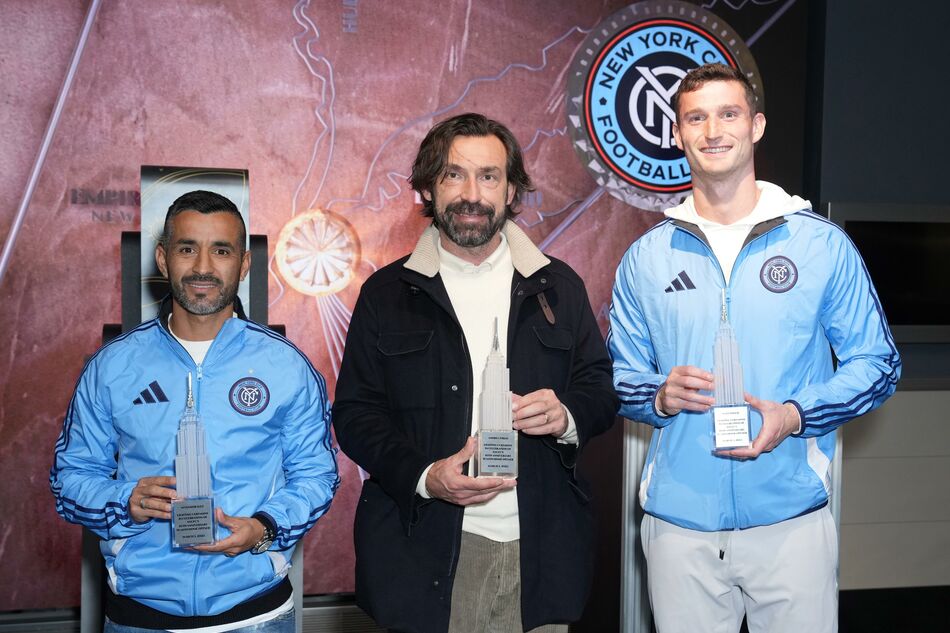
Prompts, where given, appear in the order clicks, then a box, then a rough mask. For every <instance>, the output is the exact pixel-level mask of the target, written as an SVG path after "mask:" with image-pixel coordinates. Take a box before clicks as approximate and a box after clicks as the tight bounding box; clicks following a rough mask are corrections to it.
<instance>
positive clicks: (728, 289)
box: [676, 225, 778, 530]
mask: <svg viewBox="0 0 950 633" xmlns="http://www.w3.org/2000/svg"><path fill="white" fill-rule="evenodd" d="M676 226H677V228H679V229H680V230H682V231H685V232H686V233H688V234H689V235H692V236H693V237H694V238H695V239H697V240H699V241H700V242H701V243H702V244H703V246H705V247H706V251H707V252H708V253H709V258H710V259H711V260H712V262H713V263H714V264H715V266H716V269H717V270H718V271H719V278H720V279H721V280H722V286H723V287H722V289H723V291H724V292H725V293H726V310H727V313H729V312H731V310H730V309H729V304H730V303H732V280H733V279H735V277H736V269H737V267H738V266H739V264H740V263H742V262H743V261H744V260H745V257H744V254H745V252H746V249H747V248H748V247H749V246H750V245H751V244H753V243H754V242H756V241H757V240H759V239H761V238H762V237H765V236H766V235H768V234H769V233H771V232H772V231H773V230H775V228H778V227H772V228H771V229H769V230H768V231H765V232H764V233H761V234H759V235H756V236H755V237H753V238H752V239H751V240H750V239H748V238H746V240H747V241H745V242H743V244H742V248H740V249H739V254H738V255H736V261H735V262H733V264H732V274H731V275H729V282H728V283H727V282H726V274H725V273H724V272H723V270H722V264H720V263H719V258H717V257H716V253H715V252H714V251H713V249H712V247H711V246H710V245H709V242H707V241H706V240H704V239H702V238H700V237H699V236H698V235H696V234H695V233H693V232H692V231H690V230H689V229H687V228H685V227H683V226H680V225H676ZM756 226H758V225H756ZM752 231H755V226H753V227H752V228H751V229H750V231H749V232H750V233H751V232H752ZM729 461H730V464H729V489H730V491H731V492H732V525H733V528H732V529H733V530H737V529H739V528H738V525H739V500H738V497H736V462H735V460H729Z"/></svg>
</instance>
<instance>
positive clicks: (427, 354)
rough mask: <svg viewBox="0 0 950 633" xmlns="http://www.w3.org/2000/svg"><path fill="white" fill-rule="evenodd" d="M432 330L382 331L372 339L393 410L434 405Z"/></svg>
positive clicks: (434, 363)
mask: <svg viewBox="0 0 950 633" xmlns="http://www.w3.org/2000/svg"><path fill="white" fill-rule="evenodd" d="M433 334H434V331H433V330H415V331H411V332H384V333H381V334H380V335H379V338H378V339H377V341H376V349H377V350H378V351H379V361H380V363H382V366H383V371H384V373H385V376H386V391H387V396H388V397H389V401H390V405H391V406H392V407H393V408H395V409H420V408H431V407H434V406H435V386H436V385H435V365H436V362H435V359H433V358H432V354H431V347H432V336H433Z"/></svg>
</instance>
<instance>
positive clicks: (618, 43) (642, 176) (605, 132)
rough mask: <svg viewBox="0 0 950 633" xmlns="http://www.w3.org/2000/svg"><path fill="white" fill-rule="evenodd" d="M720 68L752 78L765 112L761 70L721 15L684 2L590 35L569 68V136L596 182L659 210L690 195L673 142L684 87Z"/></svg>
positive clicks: (616, 21) (609, 22)
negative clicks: (692, 77)
mask: <svg viewBox="0 0 950 633" xmlns="http://www.w3.org/2000/svg"><path fill="white" fill-rule="evenodd" d="M714 62H718V63H721V64H726V65H728V66H731V67H733V68H738V69H739V70H740V71H742V72H743V73H745V75H746V76H747V77H749V79H750V81H751V82H752V85H753V88H754V90H755V93H756V97H757V99H758V104H759V109H760V110H762V109H763V105H764V96H763V94H762V82H761V79H760V78H759V71H758V68H757V67H756V65H755V61H754V60H753V59H752V55H751V53H750V52H749V50H748V49H747V48H746V46H745V44H744V43H743V42H742V40H741V39H740V38H739V36H738V35H737V34H736V33H735V32H734V31H733V30H732V28H731V27H730V26H729V25H728V24H726V23H725V22H724V21H723V20H722V19H721V18H720V17H718V16H716V15H715V14H713V13H710V12H709V11H706V10H704V9H702V8H700V7H698V6H696V5H693V4H688V3H686V2H680V1H678V0H662V1H661V0H649V1H647V2H637V3H635V4H632V5H630V6H628V7H626V8H625V9H622V10H620V11H618V12H617V13H615V14H613V15H612V16H610V17H609V18H607V19H606V20H604V21H603V22H602V23H601V24H600V25H599V26H597V27H595V28H594V30H593V31H591V32H590V34H588V36H587V38H586V39H585V40H584V43H583V44H582V45H581V48H580V51H579V52H578V54H577V56H576V57H575V58H574V60H573V62H572V64H571V72H570V75H569V79H568V128H569V129H570V131H571V137H572V140H573V144H574V151H575V152H576V153H577V155H578V157H579V158H580V160H581V162H582V163H583V164H584V165H585V166H586V167H587V169H588V171H589V172H590V173H591V175H592V176H593V177H594V180H595V181H596V182H597V184H599V185H601V186H603V187H605V188H606V189H607V190H608V191H609V192H610V193H611V194H612V195H614V196H615V197H617V198H619V199H621V200H623V201H624V202H627V203H628V204H631V205H633V206H636V207H639V208H644V209H649V210H653V211H660V210H663V209H665V208H667V207H669V206H672V205H673V204H676V203H677V202H679V201H680V200H682V199H683V198H685V197H686V195H687V194H688V192H689V189H690V187H691V184H690V183H691V181H690V171H689V165H688V164H687V163H686V158H685V157H684V156H683V152H682V151H680V149H679V148H678V147H677V146H676V142H675V140H674V138H673V124H674V123H675V122H676V113H675V112H673V107H672V105H671V104H670V101H671V99H672V98H673V95H674V94H675V93H676V89H677V88H678V87H679V83H680V80H681V79H682V78H683V77H684V76H685V75H686V73H687V72H688V71H689V70H691V69H693V68H696V67H697V66H701V65H703V64H708V63H714Z"/></svg>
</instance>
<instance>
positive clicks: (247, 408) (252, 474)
mask: <svg viewBox="0 0 950 633" xmlns="http://www.w3.org/2000/svg"><path fill="white" fill-rule="evenodd" d="M188 372H191V373H192V375H193V377H194V393H195V400H196V406H197V409H198V412H199V414H200V415H201V419H202V422H203V424H204V427H205V433H206V436H207V441H206V444H207V453H208V456H209V458H210V461H211V471H212V485H213V488H214V497H215V504H216V506H217V507H220V508H221V509H222V510H224V512H225V513H226V514H229V515H231V516H243V517H247V516H251V515H252V514H253V513H255V512H258V511H260V512H265V513H267V514H268V515H269V516H270V517H272V518H273V519H274V522H275V523H276V524H277V526H278V534H277V538H276V540H275V541H274V544H273V546H272V547H271V550H270V551H269V552H267V553H265V554H260V555H255V554H251V553H250V552H245V553H243V554H240V555H238V556H236V557H234V558H229V557H226V556H224V555H223V554H200V553H197V552H194V551H188V550H173V549H172V548H171V526H170V524H169V522H168V521H162V520H152V521H148V522H146V523H135V522H134V521H133V520H132V517H131V516H130V515H129V512H128V501H129V496H130V494H131V492H132V489H133V488H134V487H135V484H136V482H137V481H138V480H139V479H140V478H142V477H147V476H156V475H174V474H175V473H174V460H175V454H176V439H177V431H178V422H179V419H180V417H181V414H182V412H183V411H184V408H185V397H186V380H187V374H188ZM261 385H263V387H261ZM329 425H330V406H329V402H328V399H327V393H326V386H325V382H324V380H323V377H322V376H321V375H320V374H319V373H318V372H317V371H316V370H315V369H314V368H313V367H312V366H311V364H310V363H309V362H308V360H307V359H306V357H305V356H304V355H303V354H302V353H301V352H300V351H299V350H297V349H296V348H295V347H294V346H293V345H292V344H291V343H290V342H289V341H288V340H287V339H285V338H283V337H282V336H280V335H278V334H276V333H274V332H273V331H271V330H269V329H267V328H265V327H263V326H261V325H258V324H257V323H254V322H252V321H246V320H243V319H238V318H233V319H228V320H227V322H226V323H225V324H224V326H223V327H222V328H221V331H220V332H219V333H218V335H217V337H216V338H215V340H214V342H213V343H212V344H211V348H210V349H209V350H208V353H207V356H206V357H205V360H204V361H203V362H202V364H201V365H200V366H196V365H195V363H194V361H193V360H192V358H191V356H190V355H189V354H188V352H186V351H185V349H184V348H183V347H182V346H181V345H180V344H179V343H178V341H176V340H175V339H174V338H173V337H172V336H171V335H170V334H169V333H168V331H167V330H166V329H165V327H163V325H162V323H161V322H160V321H159V319H153V320H151V321H147V322H146V323H143V324H142V325H140V326H139V327H137V328H136V329H134V330H132V331H130V332H128V333H126V334H124V335H122V336H120V337H119V338H117V339H115V340H114V341H112V342H110V343H108V344H107V345H105V346H104V347H102V348H101V349H100V350H99V351H98V352H97V353H96V354H95V355H94V356H93V357H92V358H91V359H90V360H89V362H88V363H87V364H86V367H85V368H84V369H83V372H82V375H81V376H80V378H79V382H78V384H77V386H76V392H75V394H74V395H73V398H72V401H71V402H70V404H69V409H68V411H67V413H66V419H65V422H64V425H63V431H62V434H61V435H60V437H59V440H58V441H57V443H56V452H55V459H54V463H53V468H52V471H51V473H50V486H51V489H52V491H53V494H54V495H55V497H56V511H57V512H59V514H60V515H62V516H63V518H65V519H66V520H67V521H70V522H73V523H78V524H81V525H84V526H86V527H88V528H89V529H91V530H92V531H93V532H95V533H96V534H98V535H99V536H100V537H102V539H104V540H103V541H102V542H101V545H100V549H101V551H102V555H103V557H104V558H105V562H106V569H107V571H108V581H109V584H110V587H111V588H112V590H113V591H114V592H115V593H116V594H119V595H124V596H128V597H130V598H133V599H135V600H137V601H139V602H141V603H143V604H145V605H147V606H149V607H152V608H154V609H158V610H160V611H163V612H165V613H171V614H173V615H182V616H193V615H216V614H218V613H221V612H223V611H226V610H228V609H230V608H232V607H234V606H235V605H237V604H239V603H242V602H244V601H246V600H249V599H251V598H253V597H255V596H257V595H258V594H261V593H263V592H264V591H267V590H269V589H271V588H272V587H274V586H275V585H277V584H278V583H279V582H280V581H281V579H282V578H283V577H284V576H285V575H286V574H287V571H288V568H289V564H290V558H291V555H292V554H293V548H294V546H295V544H296V543H297V541H298V540H299V539H300V538H301V537H302V536H303V535H304V534H305V533H306V532H307V530H309V529H310V528H311V527H312V526H313V525H314V523H316V521H317V519H318V518H319V517H320V516H321V515H323V514H324V513H325V512H326V511H327V509H328V508H329V506H330V500H331V499H332V498H333V494H334V491H335V490H336V487H337V485H338V483H339V478H338V477H337V466H336V457H335V454H334V450H333V448H332V446H331V439H330V426H329ZM117 457H118V459H117ZM228 534H229V532H228V530H227V528H225V527H223V526H220V525H219V526H218V538H219V539H220V538H224V537H226V536H227V535H228Z"/></svg>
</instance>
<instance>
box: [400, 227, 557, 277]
mask: <svg viewBox="0 0 950 633" xmlns="http://www.w3.org/2000/svg"><path fill="white" fill-rule="evenodd" d="M502 232H503V234H504V236H505V239H506V240H507V241H508V249H509V250H510V252H511V263H512V264H513V265H514V267H515V270H517V271H518V272H519V273H520V274H521V276H522V277H530V276H531V275H533V274H534V273H536V272H538V271H539V270H540V269H541V268H543V267H544V266H547V265H548V264H550V263H551V260H550V259H548V258H547V257H545V255H544V253H542V252H541V251H540V250H538V247H537V246H535V245H534V243H533V242H532V241H531V238H529V237H528V236H527V235H526V234H525V232H524V231H522V230H521V228H519V227H518V225H517V224H515V223H514V222H512V221H511V220H506V221H505V225H504V227H503V228H502ZM439 264H440V259H439V229H437V228H436V227H435V225H434V224H430V225H429V226H428V227H427V228H426V230H425V231H423V232H422V235H421V236H419V241H418V242H417V243H416V247H415V248H414V249H413V251H412V254H411V255H410V256H409V259H408V260H406V263H405V264H403V266H404V267H406V268H408V269H409V270H413V271H415V272H417V273H419V274H420V275H425V276H426V277H430V278H431V277H435V276H436V275H437V274H439Z"/></svg>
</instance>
